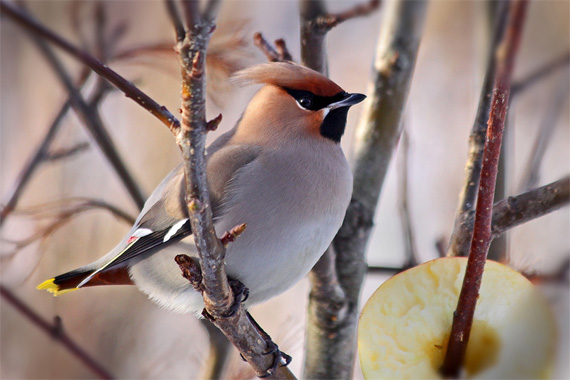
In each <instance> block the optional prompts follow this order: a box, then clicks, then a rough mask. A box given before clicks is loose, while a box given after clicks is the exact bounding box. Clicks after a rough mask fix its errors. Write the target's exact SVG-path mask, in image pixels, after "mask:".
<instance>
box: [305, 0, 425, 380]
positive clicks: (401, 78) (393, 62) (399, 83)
mask: <svg viewBox="0 0 570 380" xmlns="http://www.w3.org/2000/svg"><path fill="white" fill-rule="evenodd" d="M384 5H385V6H386V9H385V12H384V15H383V17H384V18H383V20H382V22H381V25H382V26H381V30H380V39H379V43H378V50H377V53H376V61H375V64H374V67H375V70H374V74H373V75H374V77H373V91H372V93H371V94H369V98H368V100H367V105H365V108H364V110H363V113H362V116H361V120H360V123H359V125H358V127H357V137H356V140H357V142H356V148H355V153H356V155H355V156H356V160H355V162H354V163H353V173H354V190H353V196H352V200H351V203H350V205H349V207H348V210H347V214H346V216H345V219H344V222H343V226H342V227H341V229H340V231H339V232H338V234H337V236H336V237H335V239H334V241H333V244H332V246H333V248H334V251H332V250H328V251H327V252H328V254H330V252H331V251H332V252H336V257H335V259H334V260H335V261H334V264H335V267H336V274H337V276H338V277H337V278H338V283H339V284H340V289H341V290H342V292H343V293H344V297H345V299H344V302H345V305H346V312H344V309H343V308H340V309H339V311H341V312H342V314H340V315H339V316H338V318H337V321H336V323H335V327H334V328H330V326H328V325H327V324H326V323H321V321H319V320H316V319H315V318H313V316H319V315H325V316H326V315H328V313H323V312H317V311H316V310H318V309H319V308H325V309H323V310H325V311H326V307H327V305H326V304H319V303H318V302H315V300H318V299H319V298H320V297H319V298H317V297H315V296H314V295H313V297H312V298H311V299H310V302H309V313H308V315H309V320H308V323H307V342H306V347H307V348H306V350H305V352H306V357H305V369H304V374H305V377H306V378H312V379H314V378H321V379H333V378H334V379H336V378H351V377H352V373H353V367H354V357H355V353H356V347H355V342H356V329H357V321H358V299H359V295H360V288H361V285H362V281H363V278H364V275H365V273H366V270H367V265H366V260H365V247H366V244H367V241H368V237H369V235H370V231H371V228H372V224H373V223H372V220H373V217H374V211H375V208H376V204H377V202H378V198H379V196H380V191H381V188H382V183H383V181H384V176H385V174H386V172H387V167H388V164H389V163H390V160H391V157H392V155H393V151H394V148H395V146H396V143H397V141H398V139H399V136H400V133H401V123H400V121H401V117H402V113H403V109H404V108H405V102H406V99H407V95H408V90H409V86H410V83H411V77H412V73H413V69H414V65H415V60H416V56H417V52H418V48H419V41H420V35H421V30H422V24H423V19H424V14H425V9H426V4H425V3H424V2H408V1H387V2H385V3H384ZM325 13H326V12H325V10H324V6H323V4H322V3H321V2H313V1H308V2H304V3H302V6H301V28H302V29H301V46H302V52H301V60H302V62H303V64H305V65H309V66H310V67H312V68H313V69H317V70H319V71H321V72H323V73H326V52H325V50H324V37H325V36H324V35H323V34H319V33H315V32H314V31H313V29H311V26H310V22H311V20H312V19H315V17H318V16H319V15H323V14H325ZM317 53H318V54H317ZM324 259H326V260H328V258H326V257H325V258H324ZM319 265H320V263H319ZM319 268H327V266H326V265H322V266H319V267H317V269H318V270H320V269H319ZM319 277H322V278H333V277H332V276H322V275H321V276H319ZM312 278H317V276H315V275H312ZM325 289H326V288H325ZM332 297H336V295H333V296H332ZM323 298H324V297H323ZM340 317H342V320H340Z"/></svg>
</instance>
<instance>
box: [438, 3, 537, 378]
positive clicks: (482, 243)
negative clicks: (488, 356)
mask: <svg viewBox="0 0 570 380" xmlns="http://www.w3.org/2000/svg"><path fill="white" fill-rule="evenodd" d="M509 6H510V12H509V13H510V15H509V22H508V24H507V30H506V31H505V35H504V37H503V39H502V42H501V44H500V45H499V47H498V49H497V51H496V60H497V63H496V64H497V75H496V79H495V85H494V89H493V97H492V100H491V111H490V114H489V122H488V128H487V137H486V141H485V149H484V151H483V166H482V168H481V180H480V183H479V193H478V197H477V206H476V209H475V225H474V229H473V230H474V232H473V240H472V242H471V250H470V252H469V258H468V261H467V268H466V270H465V277H464V280H463V286H462V288H461V293H460V295H459V302H458V304H457V309H456V310H455V312H454V314H453V326H452V328H451V333H450V337H449V344H448V347H447V352H446V354H445V359H444V362H443V366H442V373H443V375H444V376H445V377H448V378H458V376H459V373H460V370H461V367H462V365H463V358H464V357H465V352H466V348H467V343H468V342H469V334H470V332H471V325H472V323H473V315H474V314H475V306H476V304H477V298H478V295H479V288H480V287H481V278H482V276H483V270H484V267H485V261H486V258H487V252H488V250H489V245H490V243H491V239H492V235H491V222H492V216H493V196H494V193H495V182H496V178H497V167H498V161H499V155H500V152H501V142H502V137H503V129H504V121H505V117H506V113H507V106H508V104H509V95H510V85H511V76H512V72H513V68H514V63H515V56H516V52H517V49H518V46H519V42H520V37H521V34H522V27H523V23H524V19H525V14H526V8H527V2H526V0H519V1H515V2H513V3H511V4H510V5H509Z"/></svg>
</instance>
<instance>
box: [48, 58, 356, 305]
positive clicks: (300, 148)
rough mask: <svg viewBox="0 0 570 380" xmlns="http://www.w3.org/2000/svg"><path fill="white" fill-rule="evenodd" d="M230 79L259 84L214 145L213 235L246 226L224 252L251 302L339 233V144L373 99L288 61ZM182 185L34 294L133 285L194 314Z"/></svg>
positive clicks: (292, 275)
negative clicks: (98, 253)
mask: <svg viewBox="0 0 570 380" xmlns="http://www.w3.org/2000/svg"><path fill="white" fill-rule="evenodd" d="M231 80H232V81H233V82H234V83H236V84H238V85H253V84H258V85H261V87H260V89H259V90H258V91H257V92H256V93H255V95H253V97H252V98H251V100H250V102H249V103H248V105H247V106H246V108H245V110H244V112H243V113H242V115H241V118H240V119H239V120H238V122H237V123H236V125H235V126H234V127H233V128H232V129H231V130H229V131H228V132H226V133H224V134H223V135H221V136H220V137H218V138H217V139H216V140H214V141H213V142H212V143H211V144H210V145H209V146H208V147H207V149H206V152H207V160H206V173H207V178H208V179H207V181H208V190H209V195H210V200H211V207H212V212H213V217H214V228H215V230H216V233H217V235H218V236H221V235H222V234H223V233H224V232H226V231H229V230H231V229H232V228H234V227H236V226H238V225H241V224H246V225H247V229H245V231H244V232H243V233H242V234H241V235H240V236H239V238H237V239H236V240H235V241H234V242H232V243H231V244H229V245H228V246H227V250H226V256H225V265H226V272H227V275H228V277H229V278H231V279H234V280H237V281H239V282H241V283H242V284H243V285H244V286H245V287H246V288H247V289H248V290H249V295H248V298H247V300H246V301H245V305H246V307H249V306H252V305H254V304H258V303H261V302H264V301H266V300H268V299H269V298H272V297H274V296H276V295H278V294H280V293H282V292H284V291H285V290H287V289H289V288H290V287H292V286H293V285H294V284H295V283H296V282H298V281H299V280H301V279H302V278H303V277H304V276H306V275H307V274H308V272H309V271H310V270H311V268H312V267H313V266H314V265H315V264H316V262H317V261H318V259H319V258H320V257H321V256H322V254H323V253H324V252H325V250H326V249H327V247H328V246H329V245H330V243H331V242H332V240H333V238H334V236H335V234H336V233H337V232H338V230H339V228H340V226H341V224H342V221H343V219H344V216H345V213H346V210H347V207H348V205H349V202H350V199H351V194H352V186H353V181H352V173H351V170H350V166H349V164H348V162H347V159H346V158H345V155H344V153H343V151H342V149H341V146H340V140H341V137H342V136H343V134H344V132H345V128H346V121H347V113H348V110H349V108H350V107H351V106H353V105H355V104H358V103H360V102H361V101H363V100H364V99H365V98H366V96H365V95H363V94H359V93H347V92H346V91H344V90H343V89H342V88H341V87H340V86H338V85H337V84H336V83H335V82H333V81H332V80H331V79H329V78H328V77H326V76H324V75H322V74H320V73H318V72H316V71H314V70H311V69H309V68H307V67H305V66H302V65H300V64H296V63H292V62H274V63H265V64H259V65H255V66H252V67H250V68H247V69H244V70H242V71H239V72H238V73H236V74H235V75H234V76H233V78H232V79H231ZM184 181H185V179H184V172H183V168H182V165H179V166H177V167H176V168H174V170H172V171H171V172H170V173H169V174H168V175H167V176H166V177H165V178H164V180H163V181H162V182H161V183H160V184H159V185H158V187H157V188H156V189H155V190H154V191H153V193H152V194H151V195H150V197H149V198H148V200H147V201H146V202H145V204H144V207H143V209H142V211H141V213H140V215H139V216H138V217H137V219H136V221H135V223H134V225H133V226H132V228H131V229H130V231H129V232H128V234H127V235H126V236H125V237H124V238H123V240H122V241H121V242H120V243H119V244H118V245H117V246H116V247H115V248H114V249H113V250H111V251H110V252H109V253H108V254H106V255H105V256H103V257H102V258H100V259H99V260H97V261H95V262H93V263H91V264H88V265H85V266H83V267H81V268H78V269H75V270H72V271H70V272H67V273H64V274H61V275H59V276H56V277H54V278H51V279H49V280H47V281H45V282H43V283H42V284H40V285H39V286H38V287H37V289H44V290H47V291H49V292H51V293H53V294H54V295H60V294H64V293H67V292H70V291H73V290H77V289H79V288H84V287H90V286H98V285H120V284H130V285H132V284H134V285H136V286H137V287H138V288H139V290H141V291H142V292H144V293H146V294H147V296H148V297H149V298H150V299H151V300H152V301H154V302H156V303H157V304H159V305H160V306H162V307H164V308H166V309H170V310H172V311H175V312H180V313H194V314H196V315H197V316H199V313H200V312H201V310H202V309H203V308H204V302H203V298H202V295H201V294H200V293H199V292H197V291H196V290H195V289H194V288H193V286H192V285H191V284H190V282H189V281H188V280H186V279H185V278H184V277H183V276H182V274H181V271H180V268H179V266H178V264H177V263H176V262H175V260H174V258H175V257H176V256H177V255H179V254H186V255H188V256H190V257H191V258H193V259H196V260H197V257H198V253H197V249H196V247H195V245H194V243H193V238H192V230H191V226H190V222H189V219H188V212H187V206H186V202H185V197H184V196H185V191H184V188H185V187H184Z"/></svg>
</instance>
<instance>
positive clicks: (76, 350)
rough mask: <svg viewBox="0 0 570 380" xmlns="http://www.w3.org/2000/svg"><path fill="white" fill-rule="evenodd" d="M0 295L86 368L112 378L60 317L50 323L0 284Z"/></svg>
mask: <svg viewBox="0 0 570 380" xmlns="http://www.w3.org/2000/svg"><path fill="white" fill-rule="evenodd" d="M0 295H1V296H2V298H3V299H4V300H5V301H6V302H8V303H9V304H10V305H12V306H13V307H14V308H16V309H17V310H18V311H19V312H20V313H21V315H23V316H25V317H26V318H27V319H28V320H29V321H30V322H32V323H33V324H34V325H36V326H37V327H38V328H40V329H41V330H42V331H44V332H45V333H46V334H48V335H50V336H51V337H52V338H53V339H54V340H56V341H58V342H60V343H61V344H62V345H63V346H64V347H65V348H67V350H68V351H69V352H70V353H71V354H72V355H74V356H75V357H76V358H78V359H79V360H80V361H81V362H82V363H83V364H84V365H85V366H86V367H87V368H89V369H90V370H91V371H92V372H93V373H94V374H95V375H96V376H97V377H98V378H99V379H113V375H111V374H110V373H109V372H108V371H107V370H106V369H105V368H103V367H102V366H101V364H99V363H97V361H96V360H95V359H93V358H92V357H91V356H90V355H89V354H88V353H87V352H86V351H85V350H84V349H83V348H81V347H80V346H79V345H78V344H77V343H75V341H74V340H73V339H71V337H69V335H67V333H66V332H65V330H63V327H62V326H61V319H59V318H57V319H56V323H55V324H51V323H49V322H48V321H46V320H45V319H43V318H42V317H41V316H39V315H38V314H37V313H36V312H35V311H33V310H32V309H31V308H30V307H29V306H28V305H26V304H25V303H23V302H22V301H21V300H20V299H18V297H16V295H15V294H14V293H12V291H11V290H10V289H8V288H7V287H5V286H4V285H0Z"/></svg>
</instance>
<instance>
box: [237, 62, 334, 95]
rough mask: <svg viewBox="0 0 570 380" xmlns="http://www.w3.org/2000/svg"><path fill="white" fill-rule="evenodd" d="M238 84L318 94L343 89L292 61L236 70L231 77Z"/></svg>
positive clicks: (326, 93)
mask: <svg viewBox="0 0 570 380" xmlns="http://www.w3.org/2000/svg"><path fill="white" fill-rule="evenodd" d="M231 81H232V82H233V83H235V84H238V85H248V84H254V83H259V84H272V85H274V86H278V87H282V88H289V89H293V90H304V91H310V92H312V93H313V94H315V95H319V96H334V95H336V94H338V93H339V92H342V91H343V89H342V88H340V87H339V86H338V85H337V84H336V83H334V82H333V81H332V80H330V79H329V78H327V77H326V76H324V75H322V74H320V73H318V72H316V71H314V70H311V69H309V68H307V67H305V66H301V65H299V64H296V63H292V62H273V63H264V64H261V65H256V66H253V67H250V68H248V69H245V70H241V71H238V72H237V73H236V74H235V75H234V76H233V77H232V79H231Z"/></svg>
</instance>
